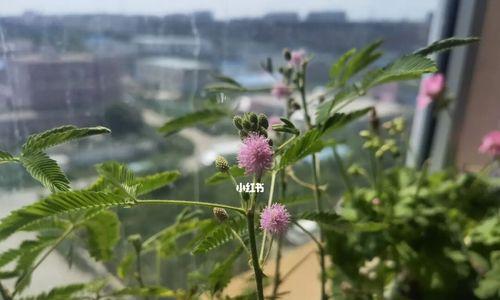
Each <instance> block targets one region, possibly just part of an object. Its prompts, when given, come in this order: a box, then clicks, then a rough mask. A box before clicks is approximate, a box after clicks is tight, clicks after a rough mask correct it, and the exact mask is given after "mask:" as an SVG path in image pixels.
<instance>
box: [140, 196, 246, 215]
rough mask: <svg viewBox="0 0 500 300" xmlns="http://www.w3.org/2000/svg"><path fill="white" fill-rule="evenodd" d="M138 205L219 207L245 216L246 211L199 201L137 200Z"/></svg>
mask: <svg viewBox="0 0 500 300" xmlns="http://www.w3.org/2000/svg"><path fill="white" fill-rule="evenodd" d="M136 202H137V204H174V205H185V206H204V207H212V208H213V207H219V208H225V209H229V210H233V211H236V212H239V213H241V214H245V210H244V209H243V208H239V207H236V206H231V205H225V204H218V203H210V202H198V201H186V200H161V199H153V200H139V199H138V200H136Z"/></svg>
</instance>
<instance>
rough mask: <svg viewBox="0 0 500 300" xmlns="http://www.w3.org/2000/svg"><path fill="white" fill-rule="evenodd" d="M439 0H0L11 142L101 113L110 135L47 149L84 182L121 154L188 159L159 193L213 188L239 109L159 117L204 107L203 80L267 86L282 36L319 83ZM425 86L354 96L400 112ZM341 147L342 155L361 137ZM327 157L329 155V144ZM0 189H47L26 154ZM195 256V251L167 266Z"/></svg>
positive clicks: (30, 197)
mask: <svg viewBox="0 0 500 300" xmlns="http://www.w3.org/2000/svg"><path fill="white" fill-rule="evenodd" d="M438 4H439V1H431V0H426V1H410V2H408V1H399V0H379V1H370V0H351V1H326V0H310V1H295V0H290V1H278V0H272V1H270V0H253V1H238V2H235V1H229V0H211V1H195V0H184V1H168V3H167V1H161V0H142V1H136V0H127V1H124V0H121V1H97V0H85V1H84V0H72V1H67V0H51V1H40V0H22V1H20V0H18V1H3V2H2V3H0V148H1V149H3V150H8V151H12V152H16V151H19V149H20V148H21V146H22V143H23V141H24V140H25V139H26V137H27V136H28V135H30V134H33V133H36V132H40V131H43V130H46V129H49V128H53V127H56V126H60V125H64V124H74V125H77V126H95V125H104V126H107V127H109V128H111V130H112V131H113V133H112V134H111V135H110V136H100V137H93V138H90V139H85V140H81V141H78V142H73V143H69V144H67V145H63V146H59V147H57V148H55V149H54V150H51V151H50V155H51V157H53V158H54V159H55V160H57V162H59V163H60V164H61V165H62V167H63V168H64V170H65V171H66V172H67V174H68V176H69V177H70V179H71V180H72V181H73V183H72V184H73V186H74V187H75V188H78V187H83V186H86V185H87V184H89V183H91V182H92V181H93V180H95V178H96V176H97V175H96V172H95V169H94V165H95V164H98V163H101V162H103V161H107V160H117V161H120V162H124V163H127V164H128V165H129V166H130V168H131V169H132V170H133V171H134V172H137V173H139V174H145V173H149V172H155V171H162V170H171V169H179V170H181V172H182V173H183V176H182V178H181V180H179V181H178V182H177V183H176V184H175V185H174V186H171V187H169V188H166V189H164V190H161V191H160V192H159V193H158V195H155V196H161V197H167V198H173V199H184V198H187V199H195V200H203V201H212V200H211V199H214V198H215V197H221V196H224V195H226V193H227V190H228V189H229V188H230V187H229V186H227V185H218V186H205V185H204V181H205V180H206V179H207V178H208V177H209V176H210V175H212V174H213V173H214V169H213V167H212V163H213V160H214V158H215V156H216V155H217V154H223V155H225V156H227V157H228V158H230V159H231V160H232V161H233V162H234V154H235V153H236V151H237V149H238V145H239V138H238V137H237V135H236V132H235V130H234V128H233V126H232V125H231V123H230V121H229V120H228V121H227V122H221V123H217V124H215V125H213V126H210V127H197V128H193V129H189V130H184V131H182V132H180V133H179V134H176V135H174V136H170V137H168V138H165V137H164V136H162V135H161V134H159V133H158V131H157V129H158V127H160V126H161V125H162V124H163V123H164V122H166V121H167V120H168V119H169V118H172V117H176V116H180V115H182V114H184V113H187V112H190V111H193V110H195V109H199V108H201V107H202V105H203V98H204V96H205V94H204V92H203V87H204V86H205V85H206V84H207V83H209V82H212V81H214V77H213V74H224V75H225V76H230V77H232V78H234V79H235V80H237V81H238V82H240V83H241V84H242V85H244V86H245V87H248V88H255V89H259V88H265V87H269V86H272V85H273V84H274V83H275V81H276V78H274V77H273V76H270V75H269V74H268V73H266V72H265V71H264V70H263V68H262V67H261V63H265V62H266V60H267V59H268V58H269V59H271V60H272V61H273V62H275V65H277V64H278V63H283V58H282V50H283V48H285V47H288V48H290V49H296V50H300V49H303V50H304V51H306V52H307V53H308V54H311V55H314V57H313V59H312V61H311V63H310V66H309V73H308V91H307V92H308V93H311V94H320V93H321V91H322V90H323V88H324V85H325V84H326V83H327V82H328V73H329V69H330V66H331V64H332V63H333V62H334V61H335V60H336V59H338V58H339V57H340V56H341V55H342V53H344V52H345V51H347V50H349V49H351V48H360V47H363V46H365V45H367V44H368V43H370V42H373V41H375V40H377V39H383V41H384V43H383V44H382V46H381V49H382V50H383V51H384V52H385V54H384V56H383V58H382V59H381V60H380V61H378V62H377V65H378V66H382V65H384V64H386V63H387V62H388V61H389V60H391V59H393V58H395V57H397V56H400V55H401V54H404V53H408V52H411V51H413V50H415V49H417V48H419V47H422V46H424V45H426V44H427V41H428V34H429V29H430V24H431V21H432V18H433V16H434V15H436V10H437V7H438ZM417 90H418V83H417V82H413V81H410V82H404V83H400V84H387V85H383V86H380V87H378V88H376V89H373V90H371V91H369V92H368V93H367V94H366V95H365V96H363V99H361V100H360V101H358V102H357V103H358V104H356V105H360V106H363V107H364V106H368V105H376V107H377V110H378V114H379V117H380V118H381V119H382V120H384V121H385V120H389V119H391V118H393V117H395V116H399V115H403V116H404V117H405V118H406V119H407V121H409V120H410V119H411V117H412V115H413V111H414V107H415V97H416V94H417ZM216 100H217V101H219V102H230V103H231V105H232V106H233V107H234V109H235V110H236V111H248V110H254V111H258V112H265V113H267V114H268V115H274V114H282V112H283V109H282V104H280V103H279V102H278V101H277V100H276V99H274V98H273V97H272V96H271V94H270V93H268V92H262V93H257V94H255V93H254V94H252V95H241V96H235V97H229V96H228V95H224V94H221V95H219V96H218V97H217V99H216ZM353 108H354V107H353ZM351 127H352V128H351V129H349V130H346V131H345V132H343V133H342V134H341V135H340V136H338V137H337V138H339V139H341V140H342V139H343V140H350V139H351V138H352V137H353V136H354V137H356V136H357V132H358V131H359V129H361V128H365V127H366V120H365V121H363V122H360V123H357V124H354V125H352V126H351ZM352 139H353V141H352V142H353V143H356V139H355V138H352ZM358 140H359V139H358ZM360 142H361V141H358V142H357V143H360ZM354 148H356V147H352V149H354ZM357 148H360V147H359V146H357ZM339 149H340V150H342V149H343V148H339ZM344 150H345V151H344V152H345V153H344V152H342V151H341V152H342V153H341V154H342V155H347V153H348V152H349V151H350V150H349V148H348V147H346V148H345V149H344ZM322 155H323V153H322ZM350 155H351V157H352V159H353V160H356V159H357V156H356V155H355V154H352V153H351V154H350ZM322 159H325V160H329V159H331V153H324V156H322ZM332 165H333V163H332ZM299 169H300V167H299ZM304 169H305V168H304ZM330 171H331V172H332V173H330V174H335V173H334V170H333V167H332V170H329V169H327V170H323V172H326V173H328V172H330ZM298 172H300V170H298ZM304 172H306V171H304ZM330 176H334V175H330ZM335 176H336V175H335ZM326 178H327V180H329V181H331V180H330V179H331V178H329V177H328V176H327V177H326ZM328 188H329V190H328V193H331V194H335V195H337V194H339V191H340V190H341V189H342V187H341V184H340V183H338V184H334V185H332V186H329V187H328ZM0 189H1V191H2V192H1V193H0V194H1V195H0V200H1V202H0V207H1V211H0V214H1V215H5V214H6V213H7V212H8V211H9V210H11V209H12V208H14V207H18V206H20V205H23V204H26V203H28V202H31V201H34V200H35V199H37V197H38V196H39V195H40V194H43V193H45V192H44V191H43V189H42V188H41V187H40V186H39V184H38V183H37V182H34V181H33V180H32V179H30V178H29V176H28V175H27V174H26V172H25V171H24V170H23V169H22V168H20V167H19V166H16V165H6V166H2V168H0ZM180 210H181V209H178V208H172V209H171V210H165V209H162V210H158V209H157V208H154V207H153V208H147V209H141V210H135V209H129V210H127V209H123V210H121V211H120V214H121V215H122V216H125V217H126V220H127V223H126V224H125V226H124V230H125V234H132V233H136V232H141V233H143V234H144V235H145V236H148V235H149V234H152V233H154V232H156V231H157V230H159V229H160V228H162V227H163V226H165V225H166V224H169V223H171V222H172V221H173V219H174V217H175V215H176V214H178V213H179V211H180ZM124 219H125V218H124ZM291 243H292V244H293V241H292V242H291ZM297 243H300V242H297ZM219 256H221V257H222V256H224V253H220V254H219ZM183 260H184V261H183ZM198 263H199V262H198V261H196V258H193V257H191V256H189V255H186V256H185V257H183V258H181V259H179V261H173V262H171V264H172V265H171V266H169V267H170V270H174V269H172V268H174V267H175V266H179V265H180V264H183V265H186V264H193V265H196V264H198ZM243 265H244V262H243ZM150 267H153V266H150ZM167 269H169V268H167ZM169 272H170V273H169V274H168V277H169V284H171V285H172V286H176V285H177V286H181V285H183V284H185V274H177V273H176V272H173V271H169ZM165 276H167V275H165Z"/></svg>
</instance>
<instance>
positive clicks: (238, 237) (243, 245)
mask: <svg viewBox="0 0 500 300" xmlns="http://www.w3.org/2000/svg"><path fill="white" fill-rule="evenodd" d="M229 229H230V230H231V233H232V234H233V235H234V237H235V238H236V239H237V240H238V242H240V244H241V246H242V247H243V249H245V252H246V253H247V254H248V255H249V256H251V255H252V253H251V252H250V250H248V247H247V245H246V244H245V242H244V241H243V240H242V239H241V236H240V235H239V234H238V233H237V232H236V230H234V229H232V228H229Z"/></svg>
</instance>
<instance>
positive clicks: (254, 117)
mask: <svg viewBox="0 0 500 300" xmlns="http://www.w3.org/2000/svg"><path fill="white" fill-rule="evenodd" d="M248 119H249V120H250V122H251V123H252V125H253V124H258V123H259V117H257V115H256V114H255V113H253V112H251V113H249V114H248Z"/></svg>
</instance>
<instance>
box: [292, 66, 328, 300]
mask: <svg viewBox="0 0 500 300" xmlns="http://www.w3.org/2000/svg"><path fill="white" fill-rule="evenodd" d="M297 87H298V89H299V91H300V96H301V100H302V109H303V110H304V119H305V120H306V124H307V128H308V129H312V128H313V124H312V122H311V116H310V115H309V112H308V107H307V100H306V65H305V64H304V66H303V68H302V72H301V78H300V79H299V81H298V83H297ZM311 158H312V173H313V178H314V191H313V192H314V200H315V202H316V210H317V211H318V212H322V211H323V204H322V201H321V192H320V190H319V174H318V169H317V158H316V154H315V153H313V154H311ZM319 228H320V233H319V237H320V242H321V244H323V243H324V232H323V227H322V226H321V225H320V227H319ZM319 252H320V268H321V299H322V300H325V299H328V296H327V295H326V263H325V255H324V252H323V251H322V249H319Z"/></svg>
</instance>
